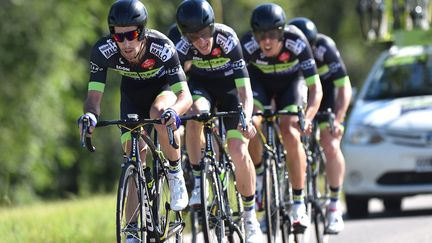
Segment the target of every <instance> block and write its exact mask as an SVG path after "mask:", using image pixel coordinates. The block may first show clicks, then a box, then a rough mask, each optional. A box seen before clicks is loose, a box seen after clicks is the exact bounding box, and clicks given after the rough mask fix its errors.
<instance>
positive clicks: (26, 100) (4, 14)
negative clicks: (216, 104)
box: [0, 0, 382, 205]
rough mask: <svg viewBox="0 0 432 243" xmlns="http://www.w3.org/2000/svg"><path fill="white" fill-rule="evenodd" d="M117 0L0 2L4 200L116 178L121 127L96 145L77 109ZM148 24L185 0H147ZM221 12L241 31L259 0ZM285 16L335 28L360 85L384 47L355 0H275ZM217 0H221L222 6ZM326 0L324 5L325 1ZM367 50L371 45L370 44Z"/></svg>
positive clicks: (155, 24)
mask: <svg viewBox="0 0 432 243" xmlns="http://www.w3.org/2000/svg"><path fill="white" fill-rule="evenodd" d="M112 2H113V1H111V0H92V1H81V0H45V1H26V0H3V1H2V7H1V8H0V20H1V21H0V29H1V30H2V35H1V37H0V52H1V53H2V58H1V59H0V82H1V86H2V88H1V89H0V122H1V126H0V136H1V137H0V138H1V140H2V144H1V145H0V166H1V169H0V204H3V205H10V204H17V203H26V202H30V201H35V200H38V199H41V198H65V197H74V196H75V195H87V194H90V193H93V192H109V191H113V189H114V188H115V187H116V183H117V177H118V174H119V169H120V167H119V165H120V159H121V148H120V146H119V131H118V130H117V129H115V128H103V129H99V130H97V131H96V133H95V139H94V144H95V145H96V146H97V152H96V153H93V154H90V153H89V152H87V151H85V150H84V149H83V148H81V147H80V144H79V136H78V129H77V125H76V119H77V118H78V116H80V115H81V114H82V104H83V101H84V99H85V96H86V92H87V82H88V75H89V74H88V66H89V65H88V62H89V61H88V57H89V53H90V48H91V46H92V45H93V44H94V43H95V42H96V40H97V39H98V38H99V37H101V36H103V35H106V34H108V29H107V27H106V16H107V13H108V9H109V6H110V5H111V3H112ZM143 2H144V4H145V5H146V7H147V9H148V12H149V27H150V28H155V29H158V30H160V31H161V32H166V31H167V29H168V27H169V26H170V25H171V24H172V23H174V22H175V10H176V7H177V5H178V4H179V3H180V2H181V1H180V0H172V1H169V0H148V1H143ZM210 2H211V4H212V5H214V6H215V11H216V15H217V16H218V17H217V18H218V19H219V20H220V21H222V22H224V23H225V24H228V25H230V26H231V27H233V28H234V29H235V30H236V31H237V33H238V34H239V36H241V35H242V34H244V33H245V32H246V31H248V30H249V18H250V14H251V12H252V9H253V8H254V7H255V6H256V5H257V4H260V3H263V1H259V0H210ZM274 2H277V3H279V4H280V5H281V6H283V8H284V9H285V10H286V12H287V16H288V17H289V18H290V17H295V16H306V17H309V18H311V19H312V20H314V21H315V22H316V24H317V26H318V28H319V30H320V31H322V32H323V33H325V34H329V35H330V36H332V37H333V38H334V39H335V41H336V43H337V45H338V46H339V48H340V50H341V54H342V56H343V58H344V59H345V62H346V64H347V67H348V71H349V73H350V74H351V80H352V81H353V82H354V84H355V85H357V86H359V85H361V80H362V78H363V77H364V76H365V74H366V71H367V70H368V69H369V67H370V65H371V63H372V62H373V60H374V58H375V56H376V54H377V53H378V51H379V50H380V49H382V48H381V47H380V48H371V47H369V46H365V45H364V44H363V41H362V39H361V36H360V30H359V28H358V22H357V18H356V16H355V13H353V12H354V11H355V10H354V6H353V4H352V3H351V1H342V0H329V1H313V0H299V1H285V0H284V1H282V0H278V1H274ZM216 6H221V7H222V8H219V7H216ZM323 9H325V11H322V10H323ZM365 53H367V54H365ZM109 77H110V80H108V85H107V89H106V92H105V95H104V99H103V104H102V118H105V119H116V118H118V110H119V107H118V106H119V105H118V103H119V77H118V76H117V75H114V74H112V73H110V75H109Z"/></svg>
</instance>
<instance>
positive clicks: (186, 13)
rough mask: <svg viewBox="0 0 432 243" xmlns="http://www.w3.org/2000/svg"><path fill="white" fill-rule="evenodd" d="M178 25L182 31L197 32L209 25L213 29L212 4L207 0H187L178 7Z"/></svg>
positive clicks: (183, 32)
mask: <svg viewBox="0 0 432 243" xmlns="http://www.w3.org/2000/svg"><path fill="white" fill-rule="evenodd" d="M176 19H177V26H178V28H179V29H180V31H181V32H182V34H185V33H195V32H198V31H200V30H202V29H204V28H205V27H207V26H210V27H211V28H212V30H213V27H214V21H215V17H214V13H213V9H212V7H211V6H210V4H209V3H208V2H207V1H205V0H186V1H183V2H182V3H181V4H180V5H179V6H178V8H177V14H176Z"/></svg>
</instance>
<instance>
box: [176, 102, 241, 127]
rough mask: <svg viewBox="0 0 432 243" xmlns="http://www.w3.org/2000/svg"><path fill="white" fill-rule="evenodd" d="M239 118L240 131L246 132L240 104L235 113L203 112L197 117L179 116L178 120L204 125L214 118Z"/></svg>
mask: <svg viewBox="0 0 432 243" xmlns="http://www.w3.org/2000/svg"><path fill="white" fill-rule="evenodd" d="M236 116H239V117H240V124H241V127H242V130H243V131H245V130H246V120H245V117H246V115H245V113H244V112H243V107H242V105H241V104H239V106H238V110H237V111H220V112H213V113H212V112H204V113H200V114H197V115H187V116H181V117H180V120H181V121H182V122H185V121H188V120H194V121H198V122H202V123H206V122H208V121H211V120H212V119H214V118H218V117H236Z"/></svg>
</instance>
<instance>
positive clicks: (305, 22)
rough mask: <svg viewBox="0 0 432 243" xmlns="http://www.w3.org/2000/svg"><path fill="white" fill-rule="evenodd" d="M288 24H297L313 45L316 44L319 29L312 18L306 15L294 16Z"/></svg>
mask: <svg viewBox="0 0 432 243" xmlns="http://www.w3.org/2000/svg"><path fill="white" fill-rule="evenodd" d="M288 24H291V25H295V26H296V27H297V28H299V29H300V30H301V31H302V32H303V34H304V35H305V36H306V38H307V40H308V41H309V43H310V44H311V45H313V44H315V42H316V38H317V34H318V31H317V28H316V26H315V24H314V22H312V21H311V20H310V19H308V18H304V17H298V18H293V19H291V20H290V21H289V22H288Z"/></svg>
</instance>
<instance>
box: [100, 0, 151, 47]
mask: <svg viewBox="0 0 432 243" xmlns="http://www.w3.org/2000/svg"><path fill="white" fill-rule="evenodd" d="M147 16H148V15H147V9H146V7H145V6H144V4H143V3H142V2H140V1H138V0H118V1H116V2H115V3H113V5H111V8H110V11H109V14H108V27H109V30H110V32H111V33H114V26H134V25H136V26H138V27H139V29H140V30H141V33H140V36H139V40H142V39H143V38H144V36H145V26H146V24H147Z"/></svg>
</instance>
